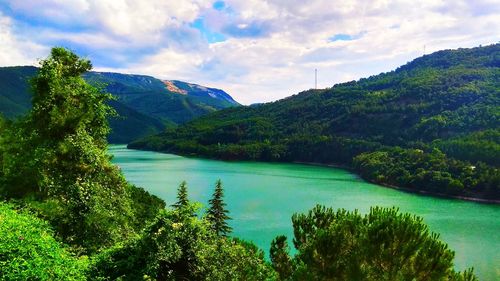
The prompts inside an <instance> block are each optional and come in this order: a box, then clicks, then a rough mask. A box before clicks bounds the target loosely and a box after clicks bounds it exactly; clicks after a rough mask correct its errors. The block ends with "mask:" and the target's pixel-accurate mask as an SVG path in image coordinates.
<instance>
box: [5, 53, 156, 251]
mask: <svg viewBox="0 0 500 281" xmlns="http://www.w3.org/2000/svg"><path fill="white" fill-rule="evenodd" d="M41 66H42V67H41V68H40V70H39V71H38V72H37V75H36V76H35V77H34V78H33V80H32V88H33V109H32V111H31V112H30V113H29V114H28V116H27V117H26V118H24V119H21V120H20V121H18V122H15V123H14V124H13V125H11V126H9V129H8V130H6V132H5V133H4V134H2V136H1V138H0V149H1V152H2V153H1V154H2V158H3V159H2V162H3V163H2V166H3V169H2V170H3V177H2V182H1V186H0V191H1V192H0V194H2V195H3V196H5V197H6V198H30V199H29V200H28V199H27V201H26V202H28V203H29V206H30V207H31V208H32V209H34V210H35V211H36V212H37V213H38V214H39V216H41V217H43V218H45V219H46V220H48V221H49V222H50V223H51V224H52V225H53V226H54V229H55V230H56V232H57V234H58V235H59V236H60V237H61V238H62V239H63V240H64V241H65V242H66V243H68V244H70V245H72V246H73V247H74V248H75V249H78V250H80V251H83V252H87V253H92V252H95V251H97V250H98V249H99V248H101V247H106V246H111V245H112V244H113V243H115V242H116V241H119V240H122V239H124V238H126V237H128V236H129V235H132V234H133V232H134V228H135V229H140V228H142V225H143V224H144V223H145V220H146V219H148V218H150V219H152V218H154V216H155V215H156V208H158V207H159V206H162V203H160V202H158V201H161V200H159V199H157V198H156V199H154V198H148V197H149V195H148V194H144V192H142V194H141V191H140V190H137V189H136V188H135V187H131V186H129V185H128V184H127V183H126V181H125V179H124V178H123V176H122V175H121V173H120V172H119V170H118V168H117V167H115V166H114V165H113V164H111V162H110V158H111V157H110V156H109V155H108V153H107V142H106V136H107V134H108V133H109V127H108V125H107V117H108V116H109V115H110V114H112V110H111V108H110V107H109V106H108V105H106V101H108V100H109V99H110V98H111V95H109V94H106V93H103V92H102V91H101V90H99V89H97V88H95V87H93V86H91V85H89V84H87V83H86V82H85V80H84V79H83V78H82V77H81V75H82V74H83V73H85V72H86V71H89V70H90V69H91V63H90V62H89V61H88V60H85V59H80V58H78V56H77V55H75V54H73V53H72V52H69V51H67V50H65V49H63V48H54V49H52V52H51V55H50V56H49V57H48V58H47V59H45V60H43V61H41ZM146 203H147V204H150V205H149V206H145V204H146ZM151 203H152V204H151ZM136 215H138V216H141V217H140V218H137V217H135V216H136Z"/></svg>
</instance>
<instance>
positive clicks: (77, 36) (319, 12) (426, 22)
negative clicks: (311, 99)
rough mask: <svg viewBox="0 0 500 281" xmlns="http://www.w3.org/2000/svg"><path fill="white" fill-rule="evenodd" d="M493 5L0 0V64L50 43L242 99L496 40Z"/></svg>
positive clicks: (26, 60) (273, 95)
mask: <svg viewBox="0 0 500 281" xmlns="http://www.w3.org/2000/svg"><path fill="white" fill-rule="evenodd" d="M499 18H500V0H476V1H460V0H456V1H444V0H442V1H439V0H422V1H390V0H374V1H361V0H359V1H356V0H353V1H332V0H310V1H298V0H286V1H285V0H267V1H266V0H227V1H205V0H195V1H190V0H183V1H179V0H176V1H171V0H141V1H137V0H134V1H132V0H66V1H61V0H0V66H8V65H36V63H37V61H38V60H39V59H41V58H43V57H45V56H46V55H47V54H48V52H49V50H50V48H51V47H52V46H64V47H67V48H69V49H71V50H73V51H75V52H76V53H78V54H79V55H81V56H84V57H87V58H89V59H91V60H92V62H93V65H94V67H95V69H96V70H101V71H116V72H124V73H137V74H147V75H152V76H155V77H158V78H162V79H178V80H185V81H189V82H195V83H198V84H203V85H207V86H212V87H219V88H222V89H224V90H226V91H227V92H229V93H230V94H231V95H232V96H233V97H234V98H235V99H236V100H238V101H240V102H242V103H244V104H250V103H255V102H265V101H272V100H276V99H280V98H283V97H286V96H289V95H293V94H296V93H297V92H299V91H302V90H306V89H309V88H312V87H313V86H314V69H318V84H319V86H320V87H331V86H332V85H333V84H335V83H339V82H345V81H350V80H353V79H359V78H361V77H366V76H370V75H374V74H378V73H380V72H385V71H389V70H392V69H394V68H396V67H397V66H399V65H401V64H404V63H406V62H408V61H410V60H412V59H414V58H416V57H418V56H421V55H422V54H423V52H424V46H425V52H426V53H430V52H433V51H437V50H442V49H450V48H458V47H473V46H478V45H481V44H482V45H487V44H492V43H497V42H498V41H499V40H500V20H499Z"/></svg>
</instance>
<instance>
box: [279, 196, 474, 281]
mask: <svg viewBox="0 0 500 281" xmlns="http://www.w3.org/2000/svg"><path fill="white" fill-rule="evenodd" d="M292 222H293V229H294V236H295V237H294V240H293V241H294V245H295V248H296V249H297V251H298V253H297V254H296V255H295V257H294V258H293V259H291V258H289V257H288V256H287V254H286V238H285V237H283V236H279V237H277V238H276V239H275V240H274V241H273V243H272V247H271V258H272V260H273V267H274V268H275V269H276V270H277V271H278V272H279V273H280V279H281V280H476V279H475V277H474V275H473V273H472V270H467V271H465V272H464V273H462V274H460V273H457V272H454V271H453V257H454V253H453V252H452V251H451V250H449V249H448V247H447V245H446V244H444V243H443V242H441V241H440V240H439V236H438V235H437V234H435V233H430V232H429V230H428V227H427V226H426V225H425V224H424V223H423V222H422V219H421V218H419V217H416V216H411V215H409V214H401V213H399V212H398V210H397V209H394V208H392V209H388V208H372V209H371V210H370V212H369V213H368V214H367V215H365V216H362V215H360V214H359V213H358V212H356V211H355V212H348V211H346V210H343V209H341V210H338V211H337V212H335V211H334V210H333V209H331V208H325V207H322V206H316V207H315V208H313V209H312V210H311V211H309V212H308V213H307V214H295V215H294V216H293V217H292ZM290 268H292V270H290Z"/></svg>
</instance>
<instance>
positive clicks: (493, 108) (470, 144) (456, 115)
mask: <svg viewBox="0 0 500 281" xmlns="http://www.w3.org/2000/svg"><path fill="white" fill-rule="evenodd" d="M499 125H500V45H499V44H496V45H492V46H487V47H479V48H473V49H459V50H453V51H452V50H447V51H440V52H436V53H434V54H431V55H426V56H424V57H421V58H418V59H415V60H414V61H412V62H410V63H408V64H406V65H404V66H402V67H400V68H398V69H396V70H395V71H391V72H388V73H382V74H379V75H376V76H372V77H369V78H366V79H361V80H359V81H352V82H348V83H343V84H338V85H335V86H334V87H332V88H329V89H324V90H310V91H305V92H302V93H300V94H298V95H294V96H292V97H288V98H286V99H283V100H280V101H277V102H273V103H267V104H263V105H258V106H252V107H238V108H231V109H227V110H222V111H219V112H216V113H213V114H210V115H208V116H205V117H201V118H199V119H196V120H194V121H192V122H189V123H187V124H185V125H184V126H181V127H179V128H177V129H175V130H168V131H167V132H165V133H163V134H160V135H157V136H153V137H149V138H146V139H142V140H139V141H136V142H133V143H131V144H130V145H129V146H130V147H131V148H140V149H152V150H160V151H168V152H175V153H183V154H200V155H205V156H209V157H217V158H225V159H254V160H266V161H267V160H272V161H305V162H320V163H337V164H343V165H348V166H350V167H352V168H354V169H356V170H357V171H358V172H359V173H360V174H361V175H362V176H364V177H365V178H366V179H368V180H371V181H374V182H378V183H381V184H386V185H397V186H403V187H408V188H411V189H416V190H424V191H426V192H433V193H446V194H453V195H458V196H472V197H482V198H493V197H494V198H500V192H499V186H500V172H499V170H498V165H499V161H500V160H499V159H500V158H499V157H498V156H499V151H500V146H499V143H500V133H499V127H500V126H499ZM484 150H487V151H486V152H485V151H484ZM467 151H477V152H479V151H483V153H467ZM377 152H380V153H379V154H376V153H377ZM382 152H383V153H382ZM443 152H444V153H445V154H443ZM391 163H392V164H394V165H393V166H389V164H391Z"/></svg>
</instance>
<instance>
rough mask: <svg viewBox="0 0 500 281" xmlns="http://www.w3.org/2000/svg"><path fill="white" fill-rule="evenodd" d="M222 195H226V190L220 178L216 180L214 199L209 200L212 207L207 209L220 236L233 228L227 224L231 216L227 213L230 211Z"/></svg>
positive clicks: (215, 230) (225, 234)
mask: <svg viewBox="0 0 500 281" xmlns="http://www.w3.org/2000/svg"><path fill="white" fill-rule="evenodd" d="M222 197H224V190H223V188H222V182H221V180H220V179H219V180H217V182H215V191H214V194H213V195H212V199H210V200H209V201H208V203H209V204H210V208H209V209H208V211H207V220H208V222H209V223H210V227H211V229H212V230H213V231H214V232H215V234H217V235H218V236H227V234H228V233H230V232H231V230H232V228H231V227H230V226H229V225H228V224H227V220H230V219H231V218H230V217H229V216H228V215H227V214H228V213H229V211H228V210H226V209H225V206H226V203H224V201H223V199H222Z"/></svg>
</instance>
